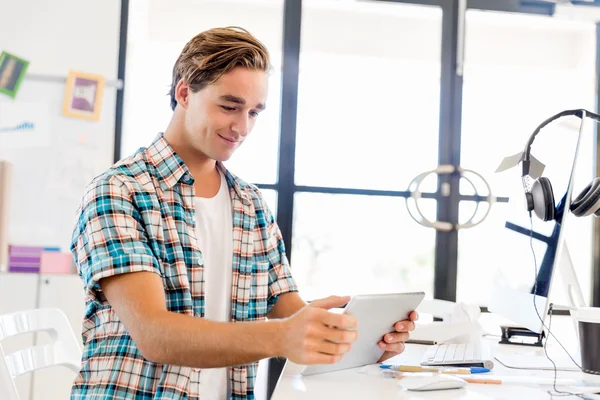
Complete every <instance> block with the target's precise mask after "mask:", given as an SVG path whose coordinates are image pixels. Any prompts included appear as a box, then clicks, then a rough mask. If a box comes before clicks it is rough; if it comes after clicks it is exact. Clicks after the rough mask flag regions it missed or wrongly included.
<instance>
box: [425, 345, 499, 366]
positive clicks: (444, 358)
mask: <svg viewBox="0 0 600 400" xmlns="http://www.w3.org/2000/svg"><path fill="white" fill-rule="evenodd" d="M492 360H493V357H492V355H491V351H490V347H489V344H488V343H485V342H472V343H460V344H454V343H452V344H436V345H433V346H429V347H428V348H427V350H426V351H425V355H423V359H422V360H421V365H423V366H441V365H445V366H453V367H483V368H489V369H492V368H493V367H494V362H493V361H492Z"/></svg>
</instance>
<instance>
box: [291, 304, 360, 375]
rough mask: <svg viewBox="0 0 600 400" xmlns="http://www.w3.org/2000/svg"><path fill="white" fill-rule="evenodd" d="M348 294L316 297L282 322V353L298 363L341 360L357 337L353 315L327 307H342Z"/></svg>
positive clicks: (306, 363) (307, 363)
mask: <svg viewBox="0 0 600 400" xmlns="http://www.w3.org/2000/svg"><path fill="white" fill-rule="evenodd" d="M349 300H350V297H338V296H330V297H327V298H325V299H320V300H315V301H313V302H312V303H311V304H310V305H308V306H306V307H304V308H302V309H301V310H300V311H298V312H297V313H296V314H294V315H292V316H291V317H289V318H287V319H286V320H283V321H282V324H283V326H284V328H283V329H284V336H283V337H282V341H283V345H282V346H283V348H282V350H283V351H282V352H283V356H284V357H286V358H289V359H290V360H292V361H293V362H295V363H297V364H304V365H309V364H333V363H336V362H338V361H340V360H341V359H342V356H343V355H344V354H345V353H347V352H348V351H349V350H350V346H351V345H352V343H353V342H354V341H355V340H356V338H357V337H358V331H356V330H354V331H352V330H349V329H354V328H356V325H357V323H358V321H357V319H356V318H355V317H352V316H349V315H343V314H334V313H331V312H329V311H327V310H329V309H330V308H334V307H341V306H343V305H344V304H346V303H348V301H349Z"/></svg>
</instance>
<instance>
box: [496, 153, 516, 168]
mask: <svg viewBox="0 0 600 400" xmlns="http://www.w3.org/2000/svg"><path fill="white" fill-rule="evenodd" d="M522 156H523V152H520V153H517V154H515V155H512V156H508V157H504V159H502V162H501V163H500V165H498V168H496V172H503V171H506V170H508V169H511V168H514V167H516V166H517V165H519V163H520V162H521V157H522Z"/></svg>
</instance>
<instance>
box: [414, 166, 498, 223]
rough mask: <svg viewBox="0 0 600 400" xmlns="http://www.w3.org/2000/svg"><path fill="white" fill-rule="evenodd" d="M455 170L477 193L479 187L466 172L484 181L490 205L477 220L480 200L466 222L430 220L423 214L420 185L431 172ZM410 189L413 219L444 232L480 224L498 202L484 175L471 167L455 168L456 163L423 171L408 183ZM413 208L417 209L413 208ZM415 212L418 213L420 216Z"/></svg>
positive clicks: (453, 171) (452, 171) (448, 173)
mask: <svg viewBox="0 0 600 400" xmlns="http://www.w3.org/2000/svg"><path fill="white" fill-rule="evenodd" d="M455 172H457V173H458V174H459V176H460V177H461V178H462V179H465V180H466V181H467V182H469V184H470V185H471V187H472V188H473V191H475V193H477V188H476V187H475V185H474V184H473V181H472V180H471V179H470V178H469V177H468V176H465V174H466V173H469V174H473V175H475V176H476V177H478V178H479V179H480V180H481V181H482V182H483V184H484V185H485V186H486V188H487V192H488V195H487V196H486V199H485V201H486V202H488V203H489V207H488V208H487V210H486V212H485V214H484V215H483V217H481V218H480V219H479V220H478V221H474V220H475V216H476V215H477V211H478V210H479V201H478V202H476V203H475V210H474V211H473V214H472V215H471V218H469V220H468V221H467V222H465V223H464V224H452V223H451V222H446V221H430V220H429V219H427V218H426V217H425V216H424V215H423V212H422V211H421V208H420V207H419V201H418V200H419V199H421V198H422V197H423V196H422V194H423V193H422V192H421V190H420V189H419V187H420V186H421V184H422V183H423V181H424V180H425V178H427V177H428V176H429V175H431V174H437V175H451V174H453V173H455ZM408 190H409V191H410V197H409V198H407V199H406V208H407V210H408V214H409V215H410V216H411V217H412V219H413V220H415V222H417V223H418V224H420V225H423V226H425V227H428V228H434V229H436V230H438V231H442V232H450V231H452V230H455V229H456V230H458V229H465V228H472V227H474V226H477V225H479V224H480V223H482V222H483V220H485V218H486V217H487V216H488V214H489V213H490V210H491V209H492V204H494V203H495V202H496V197H494V196H493V195H492V189H491V188H490V185H489V184H488V183H487V181H486V180H485V179H484V178H483V176H481V175H480V174H478V173H477V172H475V171H472V170H470V169H464V168H461V167H458V168H455V167H454V165H440V166H438V167H437V168H436V169H433V170H431V171H426V172H423V173H421V174H419V175H417V176H416V177H415V178H414V179H413V180H412V181H411V182H410V184H409V185H408ZM410 199H412V200H413V201H412V204H413V206H412V207H411V204H410V202H409V200H410ZM413 208H414V209H415V210H413ZM415 211H416V212H415ZM415 214H418V216H417V215H415Z"/></svg>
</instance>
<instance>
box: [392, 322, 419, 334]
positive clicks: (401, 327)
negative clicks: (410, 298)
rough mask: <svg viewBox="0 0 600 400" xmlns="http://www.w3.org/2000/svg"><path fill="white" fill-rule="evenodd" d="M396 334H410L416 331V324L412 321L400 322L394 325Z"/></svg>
mask: <svg viewBox="0 0 600 400" xmlns="http://www.w3.org/2000/svg"><path fill="white" fill-rule="evenodd" d="M394 329H396V332H410V331H414V330H415V323H414V322H412V321H400V322H397V323H396V325H394Z"/></svg>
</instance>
